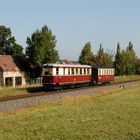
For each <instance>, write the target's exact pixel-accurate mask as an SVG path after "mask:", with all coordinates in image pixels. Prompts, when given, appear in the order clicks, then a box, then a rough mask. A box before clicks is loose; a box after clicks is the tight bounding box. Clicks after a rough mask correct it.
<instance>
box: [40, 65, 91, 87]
mask: <svg viewBox="0 0 140 140" xmlns="http://www.w3.org/2000/svg"><path fill="white" fill-rule="evenodd" d="M42 82H43V85H44V87H45V88H47V89H53V88H54V87H60V86H72V85H77V84H78V85H79V84H81V85H84V84H89V83H91V82H92V67H91V66H89V65H63V64H44V65H43V81H42Z"/></svg>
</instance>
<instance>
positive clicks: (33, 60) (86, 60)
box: [0, 25, 140, 78]
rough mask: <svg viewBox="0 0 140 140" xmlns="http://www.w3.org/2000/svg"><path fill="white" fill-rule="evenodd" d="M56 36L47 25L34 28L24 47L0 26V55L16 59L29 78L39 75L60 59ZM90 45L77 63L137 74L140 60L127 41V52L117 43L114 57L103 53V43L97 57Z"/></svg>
mask: <svg viewBox="0 0 140 140" xmlns="http://www.w3.org/2000/svg"><path fill="white" fill-rule="evenodd" d="M56 42H57V40H56V36H55V35H53V33H52V31H51V30H50V29H49V28H48V26H47V25H44V26H43V27H42V28H41V29H40V30H39V29H37V30H36V31H35V32H33V33H32V34H31V36H30V37H27V40H26V43H27V47H26V48H25V51H24V49H23V46H22V45H20V44H18V43H17V42H16V39H15V37H14V36H12V32H11V29H10V28H8V27H6V26H4V25H2V26H0V55H11V56H12V57H14V58H18V60H19V64H21V65H22V68H23V70H25V71H26V73H27V75H28V77H30V78H34V77H39V76H41V73H42V66H43V64H44V63H55V62H57V61H58V60H59V59H60V57H59V53H58V50H57V49H56ZM91 49H92V46H91V44H90V42H88V43H86V44H85V46H84V47H83V49H82V51H81V54H80V56H79V63H81V64H88V65H92V66H96V67H97V66H98V67H114V68H115V70H116V75H131V74H140V59H139V58H137V57H136V53H135V51H134V48H133V44H132V42H129V44H128V46H127V48H126V50H121V47H120V44H119V43H118V44H117V50H116V54H115V55H114V54H112V53H109V52H106V51H104V48H103V46H102V44H100V46H99V50H98V52H97V54H96V55H95V54H93V52H92V51H91Z"/></svg>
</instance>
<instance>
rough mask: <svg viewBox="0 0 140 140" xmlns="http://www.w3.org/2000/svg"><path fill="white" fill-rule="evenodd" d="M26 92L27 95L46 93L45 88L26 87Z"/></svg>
mask: <svg viewBox="0 0 140 140" xmlns="http://www.w3.org/2000/svg"><path fill="white" fill-rule="evenodd" d="M25 90H26V91H27V93H36V92H42V91H44V88H43V86H37V87H36V86H35V87H26V88H25Z"/></svg>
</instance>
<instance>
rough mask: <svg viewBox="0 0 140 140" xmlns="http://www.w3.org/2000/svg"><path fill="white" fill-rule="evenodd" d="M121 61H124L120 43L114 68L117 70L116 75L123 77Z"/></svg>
mask: <svg viewBox="0 0 140 140" xmlns="http://www.w3.org/2000/svg"><path fill="white" fill-rule="evenodd" d="M121 61H122V56H121V49H120V43H117V52H116V55H115V61H114V68H115V74H116V75H121V70H122V69H121Z"/></svg>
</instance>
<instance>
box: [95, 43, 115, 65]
mask: <svg viewBox="0 0 140 140" xmlns="http://www.w3.org/2000/svg"><path fill="white" fill-rule="evenodd" d="M112 59H113V54H111V53H107V52H104V49H103V47H102V44H100V47H99V50H98V52H97V55H96V66H98V67H112V66H113V60H112Z"/></svg>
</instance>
